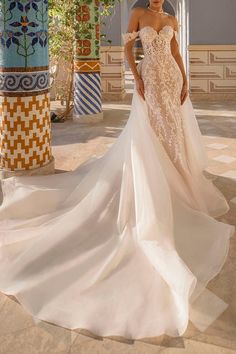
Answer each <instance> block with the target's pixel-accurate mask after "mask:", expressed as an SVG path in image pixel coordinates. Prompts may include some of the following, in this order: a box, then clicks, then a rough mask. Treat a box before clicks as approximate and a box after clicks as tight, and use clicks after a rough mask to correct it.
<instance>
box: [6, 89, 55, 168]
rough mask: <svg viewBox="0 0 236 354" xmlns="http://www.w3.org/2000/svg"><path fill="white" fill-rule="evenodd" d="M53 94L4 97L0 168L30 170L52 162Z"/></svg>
mask: <svg viewBox="0 0 236 354" xmlns="http://www.w3.org/2000/svg"><path fill="white" fill-rule="evenodd" d="M49 112H50V99H49V94H48V93H47V94H43V95H38V96H33V97H0V118H1V124H0V151H1V159H0V168H2V169H5V170H26V169H33V168H36V167H41V166H43V165H45V164H46V163H48V162H49V161H50V159H51V157H52V153H51V120H50V113H49Z"/></svg>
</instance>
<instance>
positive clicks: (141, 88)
mask: <svg viewBox="0 0 236 354" xmlns="http://www.w3.org/2000/svg"><path fill="white" fill-rule="evenodd" d="M135 85H136V89H137V91H138V93H139V95H140V96H141V97H142V99H143V100H145V97H144V83H143V79H142V78H141V77H139V78H137V79H135Z"/></svg>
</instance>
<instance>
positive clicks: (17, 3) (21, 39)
mask: <svg viewBox="0 0 236 354" xmlns="http://www.w3.org/2000/svg"><path fill="white" fill-rule="evenodd" d="M0 17H1V21H0V32H1V36H0V37H1V38H0V47H2V48H1V49H2V53H1V58H0V66H5V67H12V66H13V67H15V66H18V67H25V68H26V67H28V66H38V65H40V66H41V65H48V31H47V22H48V20H47V18H48V0H2V1H1V7H0Z"/></svg>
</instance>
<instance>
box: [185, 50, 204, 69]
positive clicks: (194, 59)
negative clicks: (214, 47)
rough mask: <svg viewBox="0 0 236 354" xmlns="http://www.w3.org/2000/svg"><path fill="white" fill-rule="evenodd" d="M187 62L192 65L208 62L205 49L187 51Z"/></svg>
mask: <svg viewBox="0 0 236 354" xmlns="http://www.w3.org/2000/svg"><path fill="white" fill-rule="evenodd" d="M189 62H190V64H192V65H193V64H194V65H201V64H202V65H206V64H208V53H207V52H206V51H203V50H202V51H191V52H190V53H189Z"/></svg>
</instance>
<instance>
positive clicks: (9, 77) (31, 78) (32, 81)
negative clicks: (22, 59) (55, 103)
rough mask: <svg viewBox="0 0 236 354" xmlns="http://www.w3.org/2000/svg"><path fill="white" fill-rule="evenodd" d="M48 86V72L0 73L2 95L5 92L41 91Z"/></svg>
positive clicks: (0, 91)
mask: <svg viewBox="0 0 236 354" xmlns="http://www.w3.org/2000/svg"><path fill="white" fill-rule="evenodd" d="M48 85H49V75H48V71H35V72H30V71H27V72H16V71H14V72H2V73H0V95H1V93H3V92H18V93H20V92H22V91H23V92H25V91H30V92H32V91H41V90H45V89H47V88H48Z"/></svg>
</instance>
